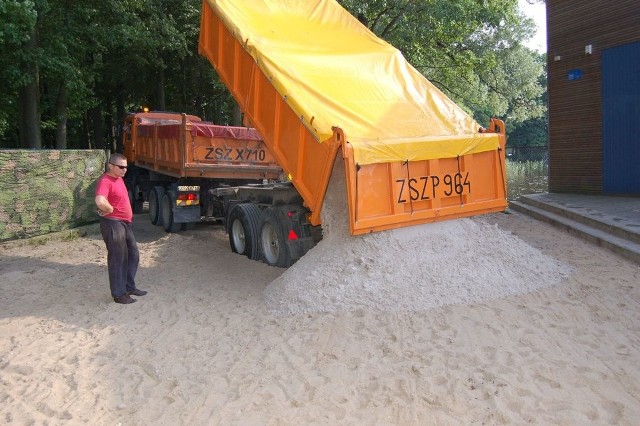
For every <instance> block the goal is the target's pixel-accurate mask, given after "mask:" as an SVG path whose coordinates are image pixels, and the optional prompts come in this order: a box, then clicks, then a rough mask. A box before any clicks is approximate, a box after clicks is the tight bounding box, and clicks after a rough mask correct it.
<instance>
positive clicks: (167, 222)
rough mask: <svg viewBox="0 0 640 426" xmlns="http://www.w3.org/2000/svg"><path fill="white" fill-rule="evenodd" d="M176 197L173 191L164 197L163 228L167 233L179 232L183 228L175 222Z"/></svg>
mask: <svg viewBox="0 0 640 426" xmlns="http://www.w3.org/2000/svg"><path fill="white" fill-rule="evenodd" d="M174 205H175V196H174V195H173V193H172V192H171V191H169V192H166V193H165V194H164V196H163V197H162V227H163V228H164V230H165V231H167V232H178V231H179V230H180V228H181V227H182V224H181V223H175V222H174V221H173V206H174Z"/></svg>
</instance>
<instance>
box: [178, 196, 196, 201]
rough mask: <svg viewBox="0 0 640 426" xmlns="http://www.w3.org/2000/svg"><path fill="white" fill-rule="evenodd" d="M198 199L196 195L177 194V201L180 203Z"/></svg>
mask: <svg viewBox="0 0 640 426" xmlns="http://www.w3.org/2000/svg"><path fill="white" fill-rule="evenodd" d="M197 199H198V194H179V195H178V200H180V201H195V200H197Z"/></svg>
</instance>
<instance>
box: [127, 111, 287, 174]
mask: <svg viewBox="0 0 640 426" xmlns="http://www.w3.org/2000/svg"><path fill="white" fill-rule="evenodd" d="M187 117H193V116H186V115H185V119H184V121H183V119H182V116H181V115H180V114H168V113H167V114H159V113H139V114H134V115H131V116H129V117H127V119H126V121H125V127H126V128H125V131H124V136H123V137H124V140H123V142H124V146H125V155H126V156H127V158H128V160H129V161H130V162H131V164H135V165H137V166H139V167H144V168H147V169H149V170H153V171H156V172H159V173H163V174H165V175H168V176H173V177H201V178H210V179H252V180H254V179H278V178H280V177H281V175H282V169H281V168H280V167H279V166H278V164H277V162H276V160H275V158H274V156H273V155H272V154H271V152H270V151H269V150H268V149H267V147H266V146H265V144H264V142H263V141H262V140H260V139H258V137H257V135H256V133H255V131H254V130H252V129H244V128H237V127H225V126H215V125H213V124H211V123H204V122H202V121H201V120H200V119H199V118H198V117H193V118H194V120H187V119H186V118H187ZM196 123H197V124H196Z"/></svg>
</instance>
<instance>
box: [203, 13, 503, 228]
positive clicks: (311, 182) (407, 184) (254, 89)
mask: <svg viewBox="0 0 640 426" xmlns="http://www.w3.org/2000/svg"><path fill="white" fill-rule="evenodd" d="M199 52H200V54H202V55H203V56H205V57H206V58H207V59H208V60H209V61H210V62H211V64H212V65H213V67H214V68H215V70H216V71H217V73H218V75H219V76H220V78H221V80H222V81H223V82H224V84H225V85H226V86H227V88H228V89H229V90H230V92H231V93H232V95H233V96H234V98H235V99H236V101H237V102H238V104H239V105H240V107H241V109H242V110H243V112H244V113H245V120H246V121H248V122H249V123H250V124H251V125H252V126H253V127H255V128H256V129H257V130H258V131H259V132H260V134H261V135H262V137H263V138H264V141H265V143H266V145H267V147H268V148H269V149H270V150H271V152H272V153H273V155H274V157H275V158H276V160H277V162H278V164H279V165H280V166H281V167H282V168H283V169H284V171H285V172H286V173H287V174H288V175H289V177H290V178H291V180H292V182H293V184H294V186H295V187H296V189H297V190H298V192H299V193H300V195H301V196H302V198H303V199H304V201H305V203H306V205H307V207H308V208H309V209H310V210H311V222H312V223H313V224H314V225H317V224H320V210H321V208H322V202H323V200H324V196H325V193H326V189H327V185H328V182H329V178H330V176H331V171H332V168H333V162H334V160H335V157H336V153H337V150H338V149H339V148H340V146H342V153H343V158H344V162H345V169H346V173H347V195H348V203H349V218H350V231H351V233H352V234H363V233H367V232H373V231H380V230H384V229H391V228H398V227H403V226H409V225H415V224H420V223H426V222H433V221H438V220H444V219H452V218H458V217H465V216H471V215H476V214H481V213H487V212H492V211H501V210H504V209H505V208H506V206H507V201H506V187H505V182H506V175H505V172H506V169H505V159H504V145H505V139H504V123H502V122H500V121H499V120H493V121H492V123H491V127H490V128H489V129H488V130H487V131H488V132H495V133H499V134H500V148H498V149H497V150H496V151H489V152H482V153H477V154H470V155H465V156H461V157H458V158H446V159H435V160H425V161H415V162H405V163H400V162H398V163H381V164H369V165H364V166H360V165H358V164H356V163H355V160H354V156H353V149H352V147H351V145H350V144H349V143H348V139H346V138H345V134H344V133H343V131H342V129H337V128H335V129H334V133H333V135H332V137H331V138H330V139H328V140H325V141H317V140H316V139H314V137H313V135H312V133H311V132H310V131H309V130H308V129H307V126H310V125H311V123H305V122H304V120H303V118H301V117H298V116H297V115H296V114H295V113H294V112H293V110H292V108H291V107H290V106H289V105H288V104H287V99H286V97H283V96H281V95H280V94H279V93H278V92H277V90H276V89H275V88H274V86H273V85H272V84H271V82H270V79H269V76H268V75H265V74H264V73H263V72H262V70H261V69H260V68H259V67H258V64H256V62H255V61H254V59H253V58H252V57H251V56H250V55H249V54H248V53H247V52H246V51H245V49H244V48H243V45H242V42H241V41H238V40H237V39H236V38H235V37H234V34H232V33H230V32H229V30H228V29H227V28H226V27H225V25H224V23H223V22H222V21H221V20H220V19H219V17H218V16H217V15H216V14H215V13H214V11H213V10H212V9H211V7H210V6H209V5H208V3H207V2H206V0H205V1H203V3H202V16H201V24H200V42H199ZM347 130H348V129H347Z"/></svg>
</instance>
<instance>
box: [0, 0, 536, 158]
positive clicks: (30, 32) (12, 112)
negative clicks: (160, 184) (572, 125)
mask: <svg viewBox="0 0 640 426" xmlns="http://www.w3.org/2000/svg"><path fill="white" fill-rule="evenodd" d="M340 3H341V4H342V5H343V6H345V7H346V8H347V9H348V10H349V11H351V12H352V13H353V14H354V15H356V16H360V18H361V20H362V21H364V22H366V24H367V26H368V27H369V28H370V29H371V30H372V31H373V32H374V33H376V34H377V35H379V36H380V37H382V38H384V39H385V40H387V41H388V42H389V43H391V44H392V45H394V46H396V47H397V48H398V49H399V50H400V51H401V52H402V53H403V54H404V56H405V57H406V58H407V60H408V61H409V62H410V63H412V64H413V65H414V66H415V67H416V68H417V69H418V70H419V71H421V72H422V73H423V74H424V75H425V76H426V77H427V78H428V79H429V80H431V81H432V82H433V83H434V84H435V85H436V86H438V87H439V88H440V89H441V90H443V91H444V92H445V93H447V94H448V95H449V96H450V97H451V98H452V99H453V100H454V101H456V102H457V103H459V104H460V105H461V106H463V107H464V108H466V109H467V110H468V111H469V112H470V113H472V114H473V115H474V117H475V118H476V119H477V120H478V121H479V122H480V123H487V122H488V118H489V117H491V116H499V117H501V118H505V119H506V121H507V123H508V129H513V130H514V132H515V130H519V131H520V132H521V133H523V134H524V133H527V132H528V131H530V130H531V129H538V128H539V127H537V125H539V124H540V122H539V121H538V122H536V121H535V120H540V119H541V117H544V115H545V107H544V102H543V98H542V95H543V94H544V87H545V84H544V78H543V76H544V71H543V68H542V67H543V63H544V58H542V57H540V56H539V55H537V54H535V53H534V52H532V51H530V50H528V49H526V48H524V47H523V46H522V45H521V43H520V42H521V41H522V40H524V39H525V38H527V37H528V36H530V35H531V34H532V31H533V24H532V22H531V21H529V20H527V19H525V18H524V17H523V16H522V15H520V14H519V13H518V12H517V0H483V1H478V0H459V1H455V2H445V1H439V0H365V1H362V0H358V1H356V0H342V1H340ZM200 5H201V2H200V1H196V0H105V1H102V2H94V1H88V0H74V1H73V2H71V1H70V0H2V2H0V94H2V97H3V99H5V102H4V103H2V104H1V105H0V147H5V148H6V147H17V146H18V145H19V144H18V139H17V137H18V136H17V135H18V131H17V128H18V123H19V117H20V115H19V108H18V103H19V102H18V99H19V93H20V89H21V88H23V87H25V86H26V84H27V83H29V82H30V81H34V80H33V79H34V78H35V76H34V75H33V74H32V72H29V71H28V70H30V69H33V66H34V65H35V66H36V67H37V70H38V72H39V87H40V97H39V102H38V109H39V113H40V116H41V123H40V129H41V132H42V141H43V142H42V145H43V147H44V148H53V147H55V146H56V141H55V139H56V135H57V134H59V131H60V130H61V129H62V128H63V127H62V126H66V128H67V129H68V131H67V132H66V135H67V139H68V141H67V144H66V146H67V147H69V148H86V147H89V146H92V147H101V146H99V143H100V142H99V141H100V140H102V139H103V138H106V140H107V142H106V143H109V144H113V143H114V138H115V137H116V135H115V133H117V129H116V128H117V123H120V122H122V118H123V115H124V114H125V113H126V112H128V111H136V110H139V109H140V108H142V107H150V108H151V109H166V110H171V111H184V112H189V113H192V114H197V115H200V116H201V117H203V118H204V119H207V120H211V121H214V122H216V123H219V124H230V123H231V121H232V110H233V107H234V103H233V101H232V99H231V97H230V95H229V93H228V91H227V90H226V88H225V87H224V86H223V85H222V84H221V83H220V81H219V80H218V77H217V76H216V74H215V71H214V70H213V68H212V67H211V66H210V65H209V64H208V62H207V61H206V60H204V59H203V58H201V57H200V56H198V54H197V42H198V31H199V19H200ZM30 41H32V42H33V41H35V46H33V47H32V48H27V47H28V46H29V42H30ZM67 120H68V121H67ZM528 120H534V122H531V123H529V122H528ZM520 123H529V124H527V126H524V125H523V126H522V127H518V126H520ZM536 123H537V124H536ZM114 129H116V131H115V132H114ZM516 135H517V133H516ZM535 139H536V140H538V139H539V138H538V136H536V137H535ZM96 144H98V146H96Z"/></svg>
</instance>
